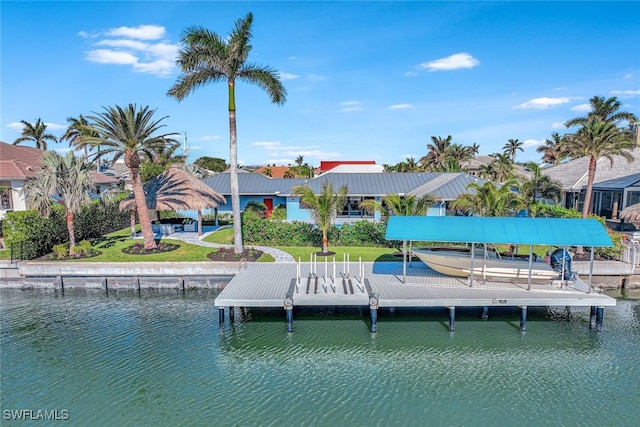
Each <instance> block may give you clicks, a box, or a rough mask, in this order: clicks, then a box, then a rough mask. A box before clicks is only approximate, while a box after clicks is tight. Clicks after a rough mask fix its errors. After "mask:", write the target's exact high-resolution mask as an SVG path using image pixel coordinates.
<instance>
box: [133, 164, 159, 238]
mask: <svg viewBox="0 0 640 427" xmlns="http://www.w3.org/2000/svg"><path fill="white" fill-rule="evenodd" d="M131 182H132V185H133V195H134V197H135V199H136V209H137V211H138V220H139V221H140V229H141V230H142V238H143V239H144V248H145V249H155V248H156V247H157V245H156V241H155V235H154V234H153V229H152V228H151V219H149V209H147V200H146V197H145V195H144V188H143V187H142V179H140V173H139V172H138V169H137V168H132V169H131Z"/></svg>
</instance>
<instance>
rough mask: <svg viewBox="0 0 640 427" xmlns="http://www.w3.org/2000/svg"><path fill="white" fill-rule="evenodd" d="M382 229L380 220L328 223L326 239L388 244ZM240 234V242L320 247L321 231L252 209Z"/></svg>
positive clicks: (340, 243)
mask: <svg viewBox="0 0 640 427" xmlns="http://www.w3.org/2000/svg"><path fill="white" fill-rule="evenodd" d="M385 231H386V225H385V224H383V223H373V222H370V221H358V222H355V223H353V224H345V225H343V226H342V227H337V226H335V225H332V226H330V227H329V229H328V238H329V241H330V242H331V243H332V245H336V246H378V247H391V244H390V242H388V241H387V240H385V238H384V234H385ZM242 235H243V239H244V241H246V242H247V243H251V244H254V245H267V246H317V247H321V246H322V232H321V231H320V230H319V229H318V227H317V226H316V225H315V224H311V223H306V222H299V221H293V222H284V221H279V220H273V219H267V218H263V217H262V216H260V213H258V212H254V211H245V212H244V215H243V216H242Z"/></svg>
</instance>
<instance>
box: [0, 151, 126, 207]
mask: <svg viewBox="0 0 640 427" xmlns="http://www.w3.org/2000/svg"><path fill="white" fill-rule="evenodd" d="M43 153H44V152H43V151H42V150H39V149H37V148H34V147H27V146H20V145H11V144H7V143H6V142H1V141H0V218H4V216H5V215H6V213H7V212H10V211H24V210H27V209H29V206H28V204H27V201H26V200H25V199H24V197H22V195H21V194H20V192H21V190H22V187H23V186H24V183H25V182H26V181H27V179H29V178H34V177H36V176H38V171H39V170H40V166H41V160H42V154H43ZM92 174H93V180H94V182H95V184H96V190H95V191H96V193H97V194H100V193H102V192H103V191H105V190H107V189H108V188H109V187H111V186H112V185H115V184H116V183H117V182H118V180H117V179H115V178H112V177H109V176H106V175H103V174H101V173H98V172H93V173H92Z"/></svg>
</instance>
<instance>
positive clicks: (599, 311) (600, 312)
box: [596, 306, 604, 332]
mask: <svg viewBox="0 0 640 427" xmlns="http://www.w3.org/2000/svg"><path fill="white" fill-rule="evenodd" d="M603 318H604V307H602V306H598V308H597V310H596V332H602V321H603Z"/></svg>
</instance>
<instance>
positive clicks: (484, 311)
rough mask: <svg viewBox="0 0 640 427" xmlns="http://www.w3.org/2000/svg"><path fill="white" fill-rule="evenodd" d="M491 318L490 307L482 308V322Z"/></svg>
mask: <svg viewBox="0 0 640 427" xmlns="http://www.w3.org/2000/svg"><path fill="white" fill-rule="evenodd" d="M488 318H489V306H486V305H485V306H484V307H482V320H487V319H488Z"/></svg>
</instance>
